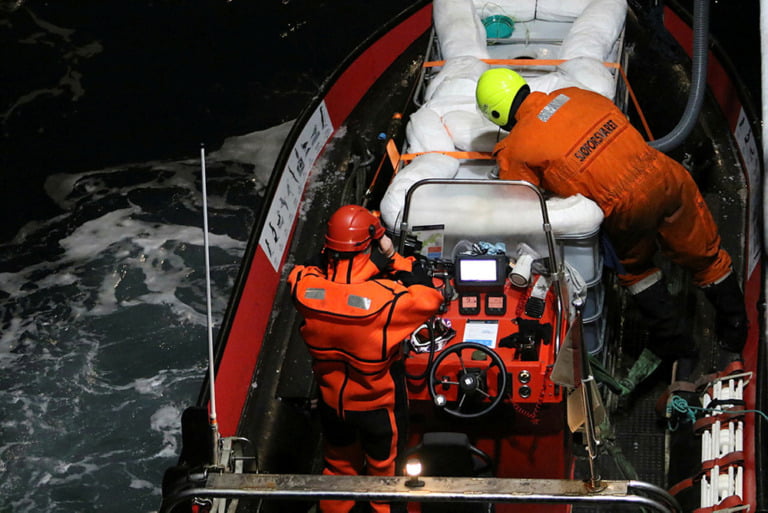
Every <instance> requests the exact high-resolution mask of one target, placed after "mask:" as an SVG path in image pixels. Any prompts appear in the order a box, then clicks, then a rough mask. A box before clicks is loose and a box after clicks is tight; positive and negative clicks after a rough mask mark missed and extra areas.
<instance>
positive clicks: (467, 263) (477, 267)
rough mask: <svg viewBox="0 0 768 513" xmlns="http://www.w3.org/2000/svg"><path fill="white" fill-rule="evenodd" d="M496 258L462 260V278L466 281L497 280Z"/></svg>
mask: <svg viewBox="0 0 768 513" xmlns="http://www.w3.org/2000/svg"><path fill="white" fill-rule="evenodd" d="M496 264H497V262H496V260H462V261H461V278H462V279H463V280H465V281H495V280H496Z"/></svg>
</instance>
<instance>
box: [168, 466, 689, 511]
mask: <svg viewBox="0 0 768 513" xmlns="http://www.w3.org/2000/svg"><path fill="white" fill-rule="evenodd" d="M602 485H603V486H602V487H601V488H600V489H599V490H595V489H593V488H592V487H591V486H590V485H589V483H587V482H584V481H578V480H568V479H507V478H464V477H420V478H419V486H418V487H415V486H413V478H409V477H378V476H325V475H305V474H210V475H209V476H208V477H207V478H206V479H205V480H204V483H203V484H201V485H200V486H197V487H193V488H187V489H183V490H180V491H178V492H177V493H175V494H173V495H171V496H168V497H166V498H164V500H163V504H162V505H161V507H160V513H170V512H172V511H173V510H174V509H175V508H176V507H177V506H178V505H180V504H181V503H183V502H185V501H189V500H193V499H198V500H199V499H214V498H224V499H241V500H242V499H248V498H251V499H265V498H266V499H294V500H297V499H298V500H311V501H316V500H321V499H322V500H325V499H349V500H360V501H371V500H377V501H389V502H442V501H461V502H494V503H542V504H574V505H575V504H591V505H594V506H598V507H600V506H602V507H605V508H610V507H613V506H615V505H617V504H619V503H621V504H626V505H635V506H637V507H638V509H639V508H648V509H650V510H653V511H658V512H660V513H682V509H681V508H680V505H679V504H678V503H677V501H676V500H675V498H674V497H672V496H671V495H670V494H669V493H667V492H666V491H665V490H663V489H661V488H658V487H656V486H654V485H652V484H649V483H645V482H641V481H607V480H606V481H603V482H602Z"/></svg>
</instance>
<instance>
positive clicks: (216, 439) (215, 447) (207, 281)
mask: <svg viewBox="0 0 768 513" xmlns="http://www.w3.org/2000/svg"><path fill="white" fill-rule="evenodd" d="M200 170H201V181H202V189H203V247H204V250H205V251H204V252H205V297H206V310H207V315H208V373H209V379H208V383H209V386H210V394H211V408H210V414H209V415H210V417H209V418H210V426H211V436H212V437H213V461H212V462H211V463H213V464H216V463H218V461H219V426H218V421H217V419H216V387H215V384H214V377H215V370H214V366H213V359H214V356H213V315H212V313H211V310H212V307H211V260H210V255H209V251H208V249H209V247H210V245H209V243H208V189H207V187H206V181H207V178H206V172H205V146H204V145H200Z"/></svg>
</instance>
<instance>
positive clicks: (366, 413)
mask: <svg viewBox="0 0 768 513" xmlns="http://www.w3.org/2000/svg"><path fill="white" fill-rule="evenodd" d="M325 241H326V242H325V247H324V249H323V255H322V256H323V259H324V263H323V264H321V265H320V266H303V265H299V266H296V267H295V268H294V269H293V270H292V271H291V273H290V275H289V277H288V282H289V284H290V286H291V291H292V294H293V299H294V303H295V305H296V308H297V309H298V310H299V312H301V314H302V315H303V317H304V323H303V324H302V327H301V334H302V336H303V337H304V341H305V342H306V344H307V346H308V347H309V351H310V353H311V355H312V358H313V369H314V373H315V378H316V379H317V383H318V385H319V388H320V399H321V401H320V406H319V408H320V418H321V423H322V429H323V438H324V459H325V468H324V470H323V473H324V474H329V475H359V474H363V473H367V474H369V475H376V476H393V475H395V471H396V469H395V459H396V457H397V454H398V451H399V450H401V449H402V447H401V446H402V444H404V443H405V441H406V440H405V437H406V433H405V430H406V427H407V426H406V424H407V415H408V402H407V401H408V398H407V393H406V388H405V387H406V383H405V368H404V365H403V361H402V359H403V354H404V353H403V348H402V342H403V341H404V340H405V339H406V338H407V337H408V336H409V335H410V334H411V333H412V332H413V331H414V330H415V329H416V328H417V327H419V326H420V325H421V324H422V323H423V322H424V321H426V320H427V319H429V318H430V317H432V316H433V315H434V314H435V313H437V310H438V308H439V307H440V304H441V303H442V300H443V297H442V294H441V293H440V292H439V291H437V290H436V289H435V288H434V287H433V286H432V280H431V278H429V276H428V275H427V273H426V271H425V270H424V269H423V268H421V267H420V265H418V264H414V259H413V258H404V257H402V256H401V255H399V254H398V253H397V252H395V249H394V247H393V245H392V241H391V240H390V239H389V237H387V236H386V235H385V234H384V228H383V227H382V225H381V222H380V221H379V219H378V218H377V217H376V216H374V215H373V214H372V213H371V212H369V211H368V210H366V209H365V208H363V207H360V206H357V205H347V206H344V207H341V208H340V209H339V210H337V211H336V212H335V213H334V214H333V215H332V216H331V218H330V220H329V221H328V228H327V232H326V237H325ZM371 505H372V507H373V510H374V511H376V512H389V511H395V510H397V509H398V508H402V511H405V503H394V504H391V505H390V504H388V503H383V502H372V503H371ZM353 506H354V502H353V501H320V510H321V511H323V512H333V513H339V512H348V511H349V510H350V509H351V508H352V507H353Z"/></svg>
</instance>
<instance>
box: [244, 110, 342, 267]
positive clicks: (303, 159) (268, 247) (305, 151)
mask: <svg viewBox="0 0 768 513" xmlns="http://www.w3.org/2000/svg"><path fill="white" fill-rule="evenodd" d="M332 134H333V126H332V125H331V119H330V117H329V116H328V108H327V107H326V105H325V101H323V102H322V103H321V104H320V106H318V108H317V110H315V112H314V113H313V114H312V117H311V118H310V119H309V121H308V122H307V124H306V125H304V128H303V129H302V130H301V134H300V135H299V138H298V139H297V140H296V144H295V145H294V147H293V149H292V150H291V155H290V157H288V162H287V163H286V165H285V168H283V171H282V175H281V177H280V182H279V184H278V186H277V191H275V196H274V198H273V200H272V204H271V205H270V206H269V213H268V214H267V220H266V222H265V223H264V228H263V229H262V231H261V238H260V239H259V245H260V246H261V247H262V249H263V250H264V252H265V253H266V254H267V257H268V258H269V261H270V262H271V263H272V267H274V269H275V271H277V269H278V268H279V267H280V262H281V261H282V259H283V254H284V253H285V248H286V246H287V245H288V238H289V237H290V235H291V228H292V227H293V222H294V221H295V220H296V214H297V212H298V210H299V204H300V203H301V197H302V195H303V194H304V187H305V186H306V184H307V178H308V176H309V171H310V169H312V166H313V165H314V163H315V160H316V159H317V157H318V155H320V151H321V150H322V149H323V146H325V143H326V142H327V141H328V139H329V138H330V137H331V135H332Z"/></svg>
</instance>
